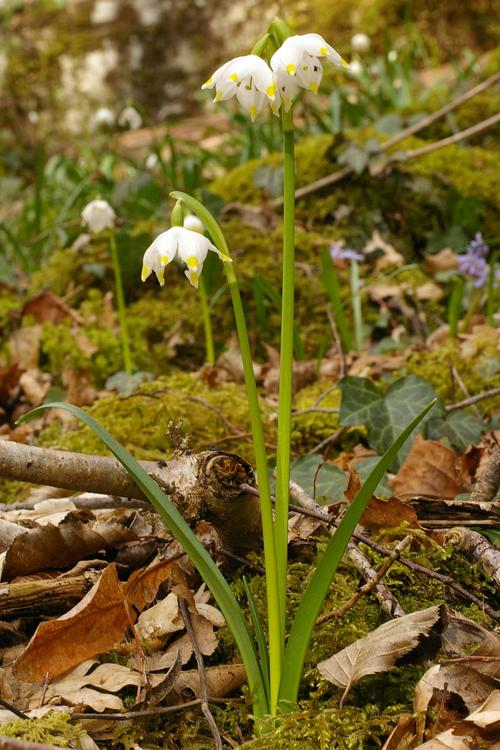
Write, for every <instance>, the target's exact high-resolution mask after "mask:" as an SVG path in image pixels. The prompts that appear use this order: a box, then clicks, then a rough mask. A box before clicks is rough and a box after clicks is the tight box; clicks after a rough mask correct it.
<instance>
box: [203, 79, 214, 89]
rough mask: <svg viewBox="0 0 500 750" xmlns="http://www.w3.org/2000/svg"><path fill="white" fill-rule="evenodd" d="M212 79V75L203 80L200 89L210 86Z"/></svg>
mask: <svg viewBox="0 0 500 750" xmlns="http://www.w3.org/2000/svg"><path fill="white" fill-rule="evenodd" d="M213 81H214V79H213V78H212V77H210V78H209V79H208V81H205V83H204V84H203V86H202V87H201V88H202V89H206V88H208V87H209V86H211V85H212V83H213Z"/></svg>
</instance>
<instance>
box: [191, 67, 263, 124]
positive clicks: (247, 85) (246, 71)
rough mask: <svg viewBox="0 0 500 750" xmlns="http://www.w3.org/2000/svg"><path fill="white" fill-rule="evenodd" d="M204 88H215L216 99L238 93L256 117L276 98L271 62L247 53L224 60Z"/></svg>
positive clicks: (227, 97)
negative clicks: (227, 60)
mask: <svg viewBox="0 0 500 750" xmlns="http://www.w3.org/2000/svg"><path fill="white" fill-rule="evenodd" d="M201 88H202V89H213V88H215V98H214V101H215V102H222V101H226V100H227V99H231V97H233V96H235V97H236V98H237V100H238V101H239V103H240V104H241V106H242V107H244V108H245V109H246V111H247V112H248V114H249V115H250V117H251V118H252V121H253V120H255V118H256V117H257V115H258V114H259V112H262V110H263V109H265V107H266V106H267V105H268V104H269V105H271V106H273V105H274V103H275V101H276V84H275V82H274V78H273V73H272V71H271V68H270V67H269V65H268V64H267V63H266V62H265V61H264V60H263V59H262V58H261V57H259V56H258V55H243V56H242V57H235V58H234V59H233V60H229V62H227V63H224V65H221V67H220V68H218V69H217V70H216V71H215V73H214V74H213V75H211V76H210V78H209V79H208V81H206V82H205V83H204V84H203V86H202V87H201Z"/></svg>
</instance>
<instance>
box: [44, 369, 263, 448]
mask: <svg viewBox="0 0 500 750" xmlns="http://www.w3.org/2000/svg"><path fill="white" fill-rule="evenodd" d="M190 396H192V397H193V398H190ZM196 399H200V400H196ZM211 406H212V407H213V408H214V410H211V408H210V407H211ZM219 409H220V410H221V412H222V414H223V415H224V418H225V419H226V420H229V422H230V424H231V426H228V424H227V423H225V422H224V420H223V419H222V418H221V416H220V415H219V414H218V413H217V410H219ZM88 411H89V413H90V414H92V416H93V417H95V418H96V419H97V420H98V421H99V422H100V423H101V424H102V425H103V426H104V427H105V428H106V429H108V430H109V431H110V432H111V433H112V434H113V435H114V437H115V438H116V439H117V440H119V441H120V442H121V443H122V444H123V445H125V447H126V448H128V449H129V450H130V451H132V453H133V454H134V455H135V457H136V458H138V459H144V460H147V459H150V460H158V459H162V458H165V456H166V454H168V453H169V452H170V446H169V444H168V440H167V438H166V434H167V427H168V423H169V421H170V420H172V419H175V420H179V419H182V421H183V427H184V430H185V431H186V432H187V433H189V434H190V435H191V437H192V447H193V449H194V450H201V449H206V448H207V447H208V446H209V445H213V444H216V443H217V440H218V439H219V438H227V437H228V435H231V434H235V433H239V432H244V433H247V432H248V431H249V429H250V426H249V413H248V400H247V398H246V394H245V390H244V388H243V386H240V385H236V384H233V383H229V384H226V385H224V386H221V387H219V388H211V387H210V386H208V385H207V384H205V383H204V382H202V381H201V379H200V378H199V377H198V376H196V375H190V374H184V373H176V374H173V375H170V376H168V377H166V376H165V377H162V378H160V379H158V380H156V381H154V382H153V383H145V384H143V385H142V386H141V389H140V392H138V393H135V394H133V395H132V396H127V397H122V396H111V397H110V398H104V399H100V400H99V401H98V402H96V404H95V405H94V406H92V407H90V408H89V409H88ZM271 414H272V412H271V410H270V408H269V407H267V406H266V404H265V403H264V420H265V424H266V432H267V437H268V441H270V442H273V441H274V430H275V427H274V426H273V425H272V424H271V420H270V416H271ZM233 427H234V429H233ZM40 443H41V444H42V445H46V446H53V447H55V446H57V447H59V448H62V449H65V450H72V451H81V452H83V453H96V454H104V453H106V448H105V447H104V445H103V443H102V442H101V441H100V440H99V438H97V437H96V436H95V435H94V434H93V433H92V432H91V431H90V430H89V429H88V428H87V427H85V426H82V425H81V424H77V425H75V429H72V430H70V431H67V432H62V431H61V428H60V426H59V425H58V424H53V425H51V426H49V427H47V428H46V429H45V430H44V431H43V433H42V434H41V436H40ZM223 447H224V449H226V450H230V451H234V452H235V453H239V454H240V455H242V456H243V457H245V458H247V459H249V460H250V461H251V460H252V456H253V450H252V447H251V442H250V441H248V440H244V439H242V438H235V439H234V440H225V441H224V443H223Z"/></svg>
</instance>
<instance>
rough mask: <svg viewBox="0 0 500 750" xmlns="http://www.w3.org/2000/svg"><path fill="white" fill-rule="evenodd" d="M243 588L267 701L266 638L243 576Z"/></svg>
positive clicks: (267, 660) (267, 664)
mask: <svg viewBox="0 0 500 750" xmlns="http://www.w3.org/2000/svg"><path fill="white" fill-rule="evenodd" d="M243 587H244V589H245V594H246V597H247V601H248V606H249V609H250V614H251V616H252V622H253V628H254V631H255V639H256V641H257V648H258V650H259V659H260V672H261V675H262V683H263V684H264V686H265V688H266V695H267V698H268V700H269V693H268V690H267V687H268V685H269V655H268V652H267V644H266V636H265V635H264V628H263V627H262V622H261V619H260V617H259V613H258V612H257V607H256V606H255V600H254V598H253V596H252V592H251V591H250V587H249V585H248V581H247V578H246V576H243Z"/></svg>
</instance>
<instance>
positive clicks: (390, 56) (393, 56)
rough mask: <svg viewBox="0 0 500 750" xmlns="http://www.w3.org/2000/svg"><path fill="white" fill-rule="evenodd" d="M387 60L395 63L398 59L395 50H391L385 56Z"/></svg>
mask: <svg viewBox="0 0 500 750" xmlns="http://www.w3.org/2000/svg"><path fill="white" fill-rule="evenodd" d="M387 59H388V60H389V62H392V63H393V62H396V60H397V59H398V53H397V52H396V50H395V49H391V51H390V52H389V54H388V55H387Z"/></svg>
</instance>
